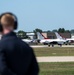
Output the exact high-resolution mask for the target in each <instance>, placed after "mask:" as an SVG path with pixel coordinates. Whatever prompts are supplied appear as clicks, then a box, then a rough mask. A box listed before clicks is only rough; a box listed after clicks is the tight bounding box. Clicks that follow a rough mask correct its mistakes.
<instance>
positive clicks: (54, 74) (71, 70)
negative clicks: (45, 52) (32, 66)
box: [39, 62, 74, 75]
mask: <svg viewBox="0 0 74 75" xmlns="http://www.w3.org/2000/svg"><path fill="white" fill-rule="evenodd" d="M39 66H40V74H39V75H74V62H62V63H60V62H58V63H39Z"/></svg>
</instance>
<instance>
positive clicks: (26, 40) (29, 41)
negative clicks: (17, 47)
mask: <svg viewBox="0 0 74 75" xmlns="http://www.w3.org/2000/svg"><path fill="white" fill-rule="evenodd" d="M22 40H23V41H24V42H26V43H31V42H32V40H30V39H22Z"/></svg>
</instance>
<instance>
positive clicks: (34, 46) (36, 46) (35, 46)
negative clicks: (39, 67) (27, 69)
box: [31, 45, 74, 48]
mask: <svg viewBox="0 0 74 75" xmlns="http://www.w3.org/2000/svg"><path fill="white" fill-rule="evenodd" d="M31 47H33V48H42V47H48V45H32V46H31ZM50 47H52V46H50ZM54 47H60V46H59V45H54ZM62 47H74V45H62Z"/></svg>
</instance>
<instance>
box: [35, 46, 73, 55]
mask: <svg viewBox="0 0 74 75" xmlns="http://www.w3.org/2000/svg"><path fill="white" fill-rule="evenodd" d="M34 52H35V54H36V56H74V47H71V48H70V47H66V48H64V47H54V48H50V47H46V48H34Z"/></svg>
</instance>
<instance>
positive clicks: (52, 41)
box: [23, 32, 74, 45]
mask: <svg viewBox="0 0 74 75" xmlns="http://www.w3.org/2000/svg"><path fill="white" fill-rule="evenodd" d="M55 35H56V37H57V38H56V39H49V38H45V37H44V36H43V35H42V34H41V33H39V32H37V37H38V40H39V42H40V43H41V44H44V45H46V44H49V45H51V44H58V45H63V44H66V45H68V44H71V42H73V41H74V38H63V37H62V36H61V35H59V34H58V33H57V32H55ZM23 41H25V42H27V43H30V42H36V41H37V39H35V40H29V39H23Z"/></svg>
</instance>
